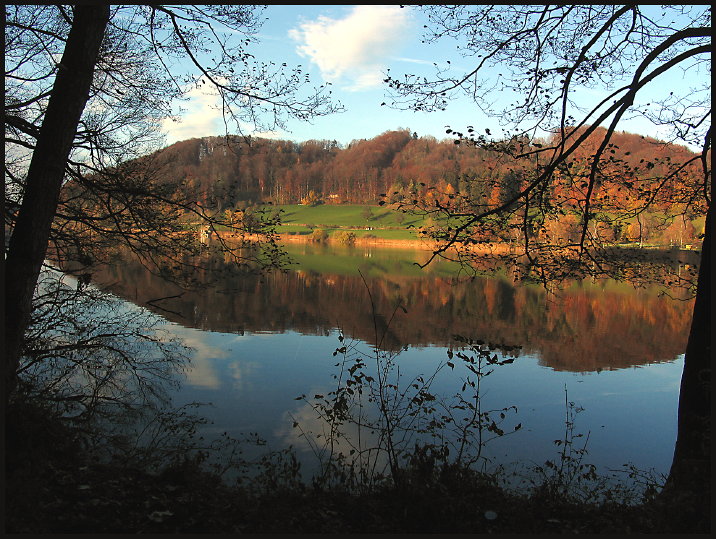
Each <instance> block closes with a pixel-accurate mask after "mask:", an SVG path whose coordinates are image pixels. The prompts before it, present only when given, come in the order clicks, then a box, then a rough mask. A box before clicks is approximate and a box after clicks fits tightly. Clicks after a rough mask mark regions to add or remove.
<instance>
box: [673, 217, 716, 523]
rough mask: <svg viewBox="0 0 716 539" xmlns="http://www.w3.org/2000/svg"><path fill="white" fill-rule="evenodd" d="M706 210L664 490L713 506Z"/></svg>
mask: <svg viewBox="0 0 716 539" xmlns="http://www.w3.org/2000/svg"><path fill="white" fill-rule="evenodd" d="M712 207H713V206H711V207H709V210H708V213H707V214H706V233H705V234H706V235H705V237H704V243H703V248H702V250H701V263H700V267H699V278H698V290H697V292H696V301H695V303H694V315H693V320H692V322H691V331H690V333H689V341H688V343H687V345H686V356H685V361H684V372H683V374H682V376H681V389H680V393H679V416H678V417H679V425H678V434H677V439H676V447H675V450H674V460H673V462H672V465H671V471H670V472H669V478H668V480H667V484H666V488H665V489H664V494H665V495H666V496H667V497H674V496H675V495H676V496H680V495H684V494H686V495H691V497H692V499H695V503H697V504H704V507H705V508H706V509H707V510H708V508H709V507H710V491H711V334H710V332H711V275H712V274H711V272H712V267H711V256H712V248H711V238H712V236H713V230H712V228H713V226H714V221H713V215H712V213H713V210H712Z"/></svg>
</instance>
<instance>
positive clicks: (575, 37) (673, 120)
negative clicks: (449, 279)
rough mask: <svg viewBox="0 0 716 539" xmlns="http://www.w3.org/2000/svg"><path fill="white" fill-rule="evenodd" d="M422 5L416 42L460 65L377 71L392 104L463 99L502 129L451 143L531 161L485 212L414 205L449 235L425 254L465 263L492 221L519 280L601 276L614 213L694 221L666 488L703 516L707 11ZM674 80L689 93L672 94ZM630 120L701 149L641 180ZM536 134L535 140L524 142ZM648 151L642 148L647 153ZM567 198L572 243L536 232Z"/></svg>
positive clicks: (437, 233)
mask: <svg viewBox="0 0 716 539" xmlns="http://www.w3.org/2000/svg"><path fill="white" fill-rule="evenodd" d="M422 9H424V11H425V13H426V14H427V17H428V20H429V22H428V24H427V25H426V41H427V42H431V41H434V40H438V39H454V40H455V42H456V44H457V48H458V50H459V51H460V52H461V53H462V56H463V60H462V61H461V62H460V65H465V63H466V62H470V64H471V65H472V67H471V68H468V69H466V70H464V71H457V70H455V69H453V68H452V67H448V68H445V69H442V68H439V67H438V68H437V71H436V73H435V76H434V77H432V78H424V77H416V76H414V75H410V74H408V75H405V76H404V77H395V76H393V75H390V74H389V75H388V77H387V78H386V82H387V84H388V85H389V88H390V91H391V94H392V98H393V100H392V102H391V105H392V106H394V107H399V108H408V109H412V110H421V111H431V110H437V109H444V108H446V107H448V106H449V104H450V101H451V99H452V98H453V97H455V96H456V95H458V94H461V95H465V96H467V97H468V98H469V99H471V100H472V101H473V103H474V104H475V106H476V108H477V109H479V110H481V111H482V112H484V113H487V115H488V117H490V118H492V120H493V121H494V122H495V123H498V122H499V123H502V125H503V126H504V128H505V130H506V134H507V136H504V137H501V138H499V139H498V140H495V139H493V138H492V137H491V131H490V130H491V129H495V126H492V125H489V126H474V125H472V126H464V127H460V128H456V129H455V131H454V133H455V134H456V141H457V142H459V143H468V144H472V145H474V146H477V147H480V148H490V149H492V150H495V151H499V152H501V153H502V154H503V155H504V158H505V159H506V160H508V161H510V160H519V159H530V160H532V163H533V165H532V168H531V169H528V170H527V172H526V174H524V176H523V177H522V178H521V181H520V184H519V185H518V186H517V187H516V188H515V189H514V190H513V191H511V192H508V193H507V194H506V195H505V196H504V197H503V198H502V200H501V202H500V203H499V204H497V205H496V206H486V205H484V204H482V203H481V201H480V200H475V199H474V198H471V197H469V196H467V197H463V198H462V199H461V200H459V201H457V202H456V203H453V204H442V205H441V204H438V205H435V206H433V207H425V206H420V205H417V207H416V209H418V210H422V211H426V212H431V213H439V214H442V215H443V216H444V217H445V218H446V219H447V220H448V224H447V226H443V227H441V228H439V229H436V230H434V231H433V236H434V237H435V238H436V239H437V240H438V241H440V242H441V246H440V247H439V248H438V249H436V251H435V253H434V255H435V256H444V257H454V258H456V259H458V260H460V261H461V262H462V263H463V264H465V265H466V266H470V265H474V264H475V262H476V257H475V256H474V253H473V252H471V250H470V245H472V244H473V242H475V241H478V238H479V233H480V231H481V230H482V229H484V228H488V229H489V228H490V227H492V226H494V223H495V222H496V221H499V222H500V226H503V224H504V223H507V224H508V225H510V226H513V227H516V228H518V229H521V231H522V234H521V235H522V238H521V245H522V249H521V254H522V264H523V267H524V271H523V275H527V276H536V277H537V278H540V279H542V280H543V282H545V283H548V282H549V281H550V280H552V279H554V278H557V279H559V278H561V277H562V276H564V275H575V274H576V275H586V274H594V273H597V274H604V272H605V270H608V271H613V269H614V267H615V264H613V262H614V261H615V257H614V256H613V254H612V253H610V252H609V251H608V250H605V249H603V248H602V242H601V241H600V240H601V234H600V232H599V230H600V226H599V225H600V224H601V223H603V222H607V221H610V220H613V219H614V213H615V211H616V210H620V211H621V213H622V214H624V213H626V214H631V215H633V216H639V215H641V214H642V213H643V212H644V211H645V209H646V208H648V207H650V206H651V205H653V204H654V203H655V202H656V201H657V200H662V201H663V202H664V203H667V204H668V205H669V206H670V211H671V212H672V213H675V214H682V213H683V212H686V211H695V212H697V213H699V214H701V215H705V216H706V225H705V234H704V239H703V250H702V258H701V264H700V268H699V276H698V284H697V289H696V301H695V307H694V316H693V322H692V326H691V331H690V337H689V343H688V345H687V349H686V359H685V366H684V374H683V376H682V385H681V393H680V401H679V435H678V440H677V444H676V450H675V454H674V462H673V465H672V469H671V474H670V480H669V483H670V485H671V486H672V487H675V488H676V490H677V491H680V492H686V491H689V492H691V493H695V496H696V497H695V498H694V503H701V504H703V503H706V504H707V505H706V506H704V507H707V506H708V501H706V502H704V501H703V500H708V498H709V484H708V479H707V477H709V470H710V413H711V410H710V402H711V400H710V399H711V397H710V395H711V392H710V385H709V382H708V380H710V373H711V367H710V360H711V359H710V348H711V344H710V337H709V326H710V293H711V277H712V276H711V259H710V258H711V246H710V245H711V238H712V235H713V230H712V226H713V218H712V213H713V212H712V207H711V161H710V151H711V103H710V99H711V77H710V70H711V33H712V29H711V7H710V6H708V5H702V6H679V5H676V6H666V5H664V6H647V5H636V4H628V5H583V4H580V5H542V6H535V5H523V4H519V5H508V4H501V5H463V6H452V5H449V6H444V5H430V6H424V7H423V8H422ZM436 66H437V64H436ZM491 68H497V69H496V70H495V69H491ZM676 77H678V78H679V79H681V78H686V79H688V80H689V84H688V85H683V84H675V83H674V82H675V80H676ZM670 81H671V84H670ZM589 90H597V91H598V92H599V93H598V94H597V95H600V97H597V98H596V99H594V100H593V101H587V102H586V104H585V100H584V99H580V97H581V96H582V95H583V93H584V92H585V91H589ZM505 92H507V93H508V94H509V95H514V96H515V98H514V100H512V102H510V103H508V104H507V105H505V106H502V107H500V106H497V105H499V100H497V99H496V96H497V95H501V94H503V93H505ZM602 96H603V97H602ZM496 103H497V104H496ZM580 103H581V104H580ZM635 115H637V116H641V117H643V118H645V119H646V120H648V121H649V122H650V123H651V125H653V126H654V129H656V128H657V127H658V128H661V129H663V128H665V127H666V128H668V133H669V138H670V140H671V141H674V142H676V141H678V142H679V143H681V144H689V145H692V146H694V147H697V148H699V152H698V155H695V156H693V157H689V158H687V159H685V160H681V161H678V162H669V164H668V167H667V170H666V171H665V172H662V173H659V174H652V173H651V169H652V168H653V162H652V164H651V166H648V167H646V168H647V171H646V174H645V175H644V174H643V173H644V171H643V170H642V168H643V167H642V164H643V165H646V163H642V162H641V161H640V162H639V163H637V164H633V163H629V156H628V155H627V154H626V152H623V151H620V148H619V145H618V142H617V139H618V134H619V131H618V130H619V129H620V126H621V125H623V123H624V122H625V120H626V119H628V118H630V117H632V116H635ZM449 131H450V132H453V130H449ZM545 133H546V134H547V136H546V140H542V141H535V138H536V136H540V137H544V134H545ZM585 150H586V151H585ZM580 152H581V155H580ZM658 152H659V148H658V147H654V155H656V156H658ZM693 165H696V166H697V167H698V171H699V174H698V175H696V176H692V177H691V180H689V179H688V178H687V177H685V176H684V175H683V172H684V171H685V170H686V169H687V168H688V167H690V166H693ZM564 179H566V180H567V182H568V183H572V184H575V185H577V186H578V187H579V188H580V190H581V192H579V191H577V196H576V197H575V198H574V199H573V200H571V201H570V200H568V199H565V198H564V196H563V194H561V193H560V192H559V189H558V187H559V183H560V182H561V181H563V180H564ZM606 185H619V187H620V189H622V190H625V191H629V199H630V200H631V203H630V204H629V205H628V206H626V207H624V206H623V205H622V207H617V208H610V207H609V201H608V200H607V199H606V197H604V196H603V195H604V189H603V187H604V186H606ZM572 196H573V195H572V194H571V193H570V195H569V197H572ZM565 202H571V203H572V205H573V206H574V207H576V208H578V210H579V211H578V214H577V220H576V223H575V225H577V230H576V231H575V234H574V235H573V236H572V237H567V238H556V239H555V238H553V237H550V235H549V234H547V235H546V236H542V235H541V234H540V231H541V230H542V229H543V228H545V224H547V225H548V224H549V221H550V220H552V219H559V218H560V217H561V216H564V213H565V212H564V209H563V207H562V206H563V205H564V203H565ZM407 204H408V205H411V202H410V201H408V202H407ZM413 206H415V205H414V204H413ZM605 210H607V211H605ZM518 260H519V259H518ZM617 269H618V267H617ZM617 275H618V272H617ZM667 491H671V489H667ZM696 500H700V501H699V502H697V501H696Z"/></svg>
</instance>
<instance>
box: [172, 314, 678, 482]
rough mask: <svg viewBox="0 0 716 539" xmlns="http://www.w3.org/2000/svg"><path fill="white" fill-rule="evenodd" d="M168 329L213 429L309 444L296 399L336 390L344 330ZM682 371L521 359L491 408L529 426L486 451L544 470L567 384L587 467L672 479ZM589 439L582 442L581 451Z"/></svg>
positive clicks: (499, 380) (427, 351) (408, 364)
mask: <svg viewBox="0 0 716 539" xmlns="http://www.w3.org/2000/svg"><path fill="white" fill-rule="evenodd" d="M170 328H171V329H172V330H174V331H175V332H176V333H177V334H178V335H179V336H181V337H182V338H184V339H185V342H186V343H187V344H188V345H190V346H192V347H193V348H194V349H195V353H194V355H193V359H192V363H191V367H190V369H189V372H188V373H187V378H186V382H185V385H184V387H183V388H182V389H181V390H180V391H179V393H178V394H177V396H176V403H177V404H182V403H184V402H188V401H199V402H210V403H212V404H213V407H207V408H206V409H204V413H205V414H206V415H207V416H208V417H210V418H211V419H212V420H213V421H214V425H213V426H212V427H211V429H209V430H210V431H212V432H224V431H227V432H229V434H231V435H233V436H236V437H239V435H240V434H241V433H249V432H257V433H258V434H259V435H261V436H262V437H264V438H266V439H267V440H268V441H269V442H270V445H271V447H272V448H273V449H279V448H281V447H282V446H283V445H284V444H289V443H290V444H292V445H293V446H294V447H295V448H297V449H298V448H301V447H302V446H304V445H305V444H302V443H301V441H300V440H298V439H297V435H296V432H295V431H294V430H293V429H292V427H291V423H292V420H291V415H293V416H294V417H296V418H303V419H304V420H305V421H307V422H308V421H309V417H310V416H309V415H308V414H307V413H306V412H307V405H306V403H305V402H303V401H298V400H295V399H296V397H298V396H300V395H301V394H306V395H313V394H315V393H321V394H326V393H327V392H329V391H331V390H333V389H335V386H334V385H332V383H333V380H332V378H331V375H332V374H333V372H334V365H335V364H336V363H337V358H336V357H334V356H333V351H334V350H335V349H336V348H337V347H338V346H340V343H339V342H338V339H337V334H334V335H331V336H329V337H323V336H307V335H301V334H298V333H294V332H287V333H284V334H245V335H237V334H228V333H217V332H204V331H200V330H196V329H190V328H184V327H181V326H178V325H174V324H171V325H170ZM364 350H365V351H368V350H369V348H368V347H367V346H365V347H364ZM445 359H446V354H445V350H444V349H443V348H437V347H435V348H432V347H428V348H421V349H418V348H410V349H409V350H408V351H406V352H403V353H402V354H401V356H400V360H401V362H400V365H401V371H402V372H404V373H405V375H406V380H409V379H410V378H411V377H412V376H414V375H415V374H418V373H422V374H428V373H431V372H432V370H431V369H434V368H435V366H436V365H437V364H438V363H439V362H440V361H444V360H445ZM682 368H683V356H682V357H679V358H678V359H677V360H675V361H672V362H667V363H657V364H651V365H647V366H643V367H639V368H628V369H619V370H613V371H609V370H604V371H601V372H599V373H596V372H594V373H588V374H585V373H573V372H566V371H555V370H553V369H550V368H547V367H542V366H540V365H539V364H538V361H537V358H535V357H533V356H523V357H520V358H518V359H517V360H515V362H514V363H513V364H511V365H504V366H500V367H497V368H496V369H495V371H494V372H493V373H492V374H491V375H490V376H488V377H486V378H484V379H483V387H484V388H485V389H484V392H483V399H484V401H483V403H484V405H485V406H488V407H495V408H502V407H506V406H511V405H515V406H517V408H518V414H517V415H514V414H512V413H508V414H507V415H508V418H507V420H506V423H505V424H504V425H505V426H513V425H514V424H516V423H518V422H519V423H522V430H520V431H518V432H516V433H515V434H511V435H509V436H505V437H503V438H501V439H498V440H496V441H495V442H492V443H491V444H490V445H488V447H487V448H486V453H487V454H489V455H493V456H495V457H496V460H498V461H500V462H504V463H511V462H526V461H530V460H531V461H534V462H535V463H539V464H542V463H544V461H545V460H546V459H554V458H556V457H557V447H556V446H555V445H554V443H553V441H554V440H556V439H560V438H562V437H563V435H564V420H565V393H564V388H565V384H566V386H567V390H568V398H569V400H570V401H573V402H574V403H575V404H576V405H577V406H581V407H583V408H584V411H583V412H581V413H579V414H577V416H576V429H575V432H578V433H579V432H581V433H584V434H585V435H586V434H587V432H590V437H589V442H588V445H587V449H588V451H589V454H588V456H587V457H586V459H585V462H588V463H594V464H597V465H600V466H605V467H606V468H613V469H614V468H620V467H621V465H622V464H625V463H633V464H635V465H636V466H637V467H639V468H641V469H650V468H655V469H656V470H657V471H659V472H663V473H666V472H667V471H668V468H669V466H670V464H671V457H672V453H673V447H674V442H675V439H676V426H677V406H678V391H679V382H680V378H681V372H682ZM457 370H458V369H457V368H456V370H455V372H457ZM444 373H447V376H443V377H441V378H438V379H437V380H436V383H435V385H434V386H433V391H434V393H436V394H440V395H452V394H454V392H455V391H456V389H458V388H459V387H457V386H458V385H461V382H459V383H457V384H456V385H455V387H451V386H452V385H453V384H455V382H454V380H455V378H454V376H455V375H454V373H451V371H449V370H447V369H446V370H445V371H444ZM450 376H453V378H452V384H451V383H450V382H451V379H450ZM314 427H316V425H314ZM505 430H509V427H507V428H505ZM583 441H584V438H580V439H578V440H576V446H577V447H581V444H582V443H583Z"/></svg>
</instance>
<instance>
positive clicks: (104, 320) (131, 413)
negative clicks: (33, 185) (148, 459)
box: [18, 270, 188, 456]
mask: <svg viewBox="0 0 716 539" xmlns="http://www.w3.org/2000/svg"><path fill="white" fill-rule="evenodd" d="M40 277H41V279H40V282H39V286H38V291H37V293H36V294H35V298H34V301H33V314H32V319H31V323H30V326H29V328H28V333H27V338H26V340H25V343H24V348H23V353H22V357H21V361H20V366H19V372H18V374H19V388H20V389H21V390H22V393H23V394H24V395H26V396H29V397H31V398H34V399H36V400H37V401H38V402H42V403H44V405H46V406H49V407H51V408H52V409H53V410H54V411H56V412H58V413H59V414H61V415H62V416H64V417H65V418H66V419H68V420H70V421H71V422H73V423H74V424H75V425H78V426H80V427H81V431H82V432H83V433H84V435H85V438H86V441H87V442H91V443H92V444H93V446H94V447H95V448H98V447H101V446H104V443H105V442H106V441H107V440H108V439H112V440H113V441H112V444H111V445H110V446H109V447H111V448H112V450H113V451H117V450H126V451H127V452H128V453H138V452H140V451H142V449H140V446H142V447H144V448H145V449H146V447H145V446H146V444H145V442H147V443H150V444H151V443H152V442H153V441H156V440H148V439H146V438H147V436H149V433H150V432H155V433H156V432H158V431H156V428H155V427H156V425H154V426H152V424H153V423H157V421H158V420H159V419H161V418H164V419H165V420H167V421H169V420H172V421H174V420H177V419H181V418H180V417H179V416H178V415H174V416H172V412H170V411H169V412H168V411H166V410H164V408H165V406H166V405H167V404H168V402H169V397H168V395H169V390H170V389H172V388H175V387H177V386H178V384H179V381H180V376H181V374H182V372H183V369H184V367H185V366H186V362H187V359H188V355H187V351H186V349H185V347H184V346H183V345H182V344H181V343H180V342H179V341H178V340H177V339H176V338H173V337H172V336H171V335H170V334H169V333H168V332H165V331H162V329H161V328H159V327H158V326H159V325H161V324H163V323H164V321H163V320H162V318H161V317H159V316H157V315H156V314H154V313H152V312H150V311H148V310H146V309H143V308H139V307H136V306H134V305H131V304H127V303H126V302H124V301H121V300H120V299H118V298H117V297H115V296H113V295H110V294H107V293H105V292H102V291H100V290H97V289H96V288H94V287H90V286H87V285H86V283H83V282H82V280H80V281H75V280H74V279H73V278H70V277H67V276H63V275H62V274H61V273H60V272H58V271H54V270H48V271H45V272H44V273H42V274H41V276H40ZM162 410H164V411H163V412H162ZM162 414H163V415H162ZM170 416H171V417H170ZM150 427H151V428H150ZM173 432H174V433H177V432H178V430H177V429H175V430H174V431H173ZM162 435H165V433H164V434H162ZM121 440H124V441H123V442H122V441H121ZM123 444H124V445H123ZM125 456H126V455H125Z"/></svg>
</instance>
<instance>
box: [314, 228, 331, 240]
mask: <svg viewBox="0 0 716 539" xmlns="http://www.w3.org/2000/svg"><path fill="white" fill-rule="evenodd" d="M327 240H328V232H326V231H325V230H323V229H322V228H317V229H315V230H314V231H313V232H311V236H310V241H312V242H314V243H325V242H326V241H327Z"/></svg>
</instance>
